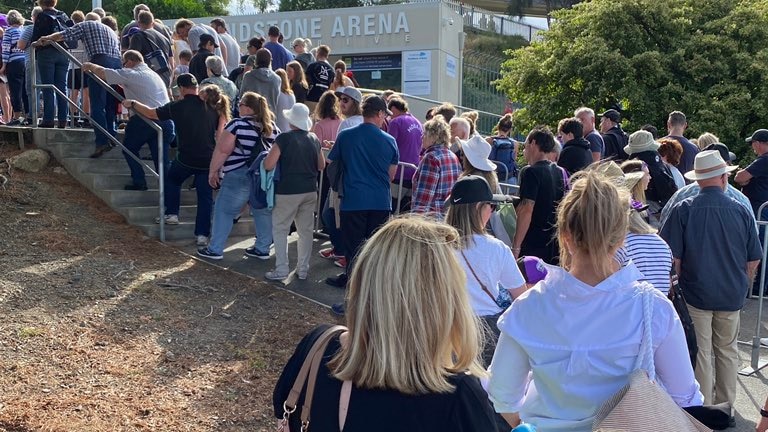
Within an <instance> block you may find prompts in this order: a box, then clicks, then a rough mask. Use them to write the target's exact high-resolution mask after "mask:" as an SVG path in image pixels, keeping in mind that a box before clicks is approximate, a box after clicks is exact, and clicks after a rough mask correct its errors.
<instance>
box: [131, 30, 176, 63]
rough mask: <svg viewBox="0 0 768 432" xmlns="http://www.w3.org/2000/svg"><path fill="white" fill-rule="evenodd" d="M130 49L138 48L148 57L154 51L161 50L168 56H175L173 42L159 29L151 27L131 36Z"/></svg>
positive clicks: (137, 49)
mask: <svg viewBox="0 0 768 432" xmlns="http://www.w3.org/2000/svg"><path fill="white" fill-rule="evenodd" d="M128 49H132V50H136V51H138V52H140V53H141V55H142V56H144V57H146V56H147V54H149V53H151V52H152V51H156V50H158V49H159V50H161V51H162V52H163V53H165V55H166V58H171V57H173V49H172V48H171V42H170V41H169V40H168V38H166V37H165V36H163V34H162V33H160V32H159V31H157V30H155V29H153V28H149V29H146V30H142V31H140V32H138V33H136V34H134V35H133V36H131V40H130V43H129V45H128Z"/></svg>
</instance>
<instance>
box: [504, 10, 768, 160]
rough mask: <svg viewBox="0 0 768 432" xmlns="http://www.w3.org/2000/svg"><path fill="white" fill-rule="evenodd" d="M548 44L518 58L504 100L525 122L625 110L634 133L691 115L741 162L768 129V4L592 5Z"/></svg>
mask: <svg viewBox="0 0 768 432" xmlns="http://www.w3.org/2000/svg"><path fill="white" fill-rule="evenodd" d="M554 17H555V19H556V22H555V23H554V24H553V25H552V28H551V29H550V30H549V31H547V32H545V33H544V38H543V40H542V41H541V42H536V43H533V44H531V46H529V47H526V48H522V49H518V50H514V51H512V50H510V51H508V52H507V53H508V55H509V56H510V58H509V59H508V60H507V61H505V62H504V64H503V68H502V70H503V78H502V79H500V80H499V81H498V82H497V85H498V87H499V89H500V90H502V91H504V92H505V93H506V94H508V95H509V97H510V99H512V100H513V101H519V102H521V103H523V105H524V106H525V108H523V109H521V110H519V111H518V113H517V115H516V117H515V121H516V123H517V126H518V127H521V128H524V129H528V128H530V127H532V126H533V125H535V124H540V123H546V124H552V125H554V124H556V123H557V120H559V119H561V118H563V117H567V116H571V115H572V114H573V110H574V109H575V108H577V107H579V106H582V105H583V106H590V107H593V108H594V109H595V110H596V111H598V110H602V109H605V108H608V107H611V106H612V105H614V104H619V105H621V106H622V107H623V108H624V110H625V112H624V116H625V118H626V119H627V121H626V122H625V128H626V129H628V130H635V129H638V128H639V127H640V126H642V125H643V124H646V123H650V124H653V125H654V126H656V127H658V128H659V130H663V129H664V127H665V126H666V117H667V114H668V113H669V112H670V111H673V110H680V111H683V112H684V113H686V115H687V117H688V124H689V133H688V135H689V136H698V134H700V133H703V132H705V131H708V132H712V133H714V134H715V135H717V136H718V137H720V139H721V141H723V142H724V143H726V144H728V145H729V146H730V147H731V149H732V150H733V151H734V152H736V153H737V154H738V155H739V156H741V157H746V156H747V155H748V153H749V151H748V149H747V148H746V146H745V144H744V137H745V136H748V135H749V134H750V133H751V132H752V131H753V130H755V129H757V128H760V127H766V123H767V122H768V87H766V86H765V84H764V83H765V82H766V78H768V76H767V75H768V68H767V67H766V65H768V45H766V43H765V41H766V40H768V0H756V1H753V0H668V1H662V2H660V1H657V0H592V1H590V2H586V3H581V4H578V5H575V6H574V7H573V8H572V9H564V10H560V11H557V12H554Z"/></svg>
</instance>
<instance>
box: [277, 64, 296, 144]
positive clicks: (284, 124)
mask: <svg viewBox="0 0 768 432" xmlns="http://www.w3.org/2000/svg"><path fill="white" fill-rule="evenodd" d="M275 73H276V74H277V76H279V77H280V95H279V96H278V97H277V110H276V111H277V112H276V114H277V120H276V122H277V127H278V128H280V130H281V131H288V130H291V128H290V126H289V124H288V120H287V119H286V118H285V116H284V115H283V111H285V110H289V109H291V107H293V104H295V103H296V98H295V97H294V96H293V90H292V89H291V82H290V81H289V80H288V74H287V73H286V72H285V69H278V70H276V71H275Z"/></svg>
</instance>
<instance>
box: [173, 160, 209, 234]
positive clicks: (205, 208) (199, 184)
mask: <svg viewBox="0 0 768 432" xmlns="http://www.w3.org/2000/svg"><path fill="white" fill-rule="evenodd" d="M189 176H195V191H197V217H196V219H195V235H196V236H199V235H203V236H206V237H207V236H209V235H211V208H212V207H213V190H211V186H210V185H209V184H208V170H207V169H205V170H202V169H197V168H191V167H188V166H186V165H183V164H181V163H180V162H179V161H178V160H175V161H173V162H172V163H171V167H170V168H168V173H167V174H166V175H165V214H166V215H178V214H179V205H180V204H179V203H180V201H181V185H182V184H183V183H184V181H185V180H186V179H188V178H189Z"/></svg>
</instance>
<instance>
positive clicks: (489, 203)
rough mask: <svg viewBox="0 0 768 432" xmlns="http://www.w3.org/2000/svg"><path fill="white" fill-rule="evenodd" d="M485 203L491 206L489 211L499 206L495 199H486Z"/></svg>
mask: <svg viewBox="0 0 768 432" xmlns="http://www.w3.org/2000/svg"><path fill="white" fill-rule="evenodd" d="M486 204H488V205H489V206H491V211H496V209H497V208H499V204H498V203H496V202H495V201H487V202H486Z"/></svg>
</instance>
